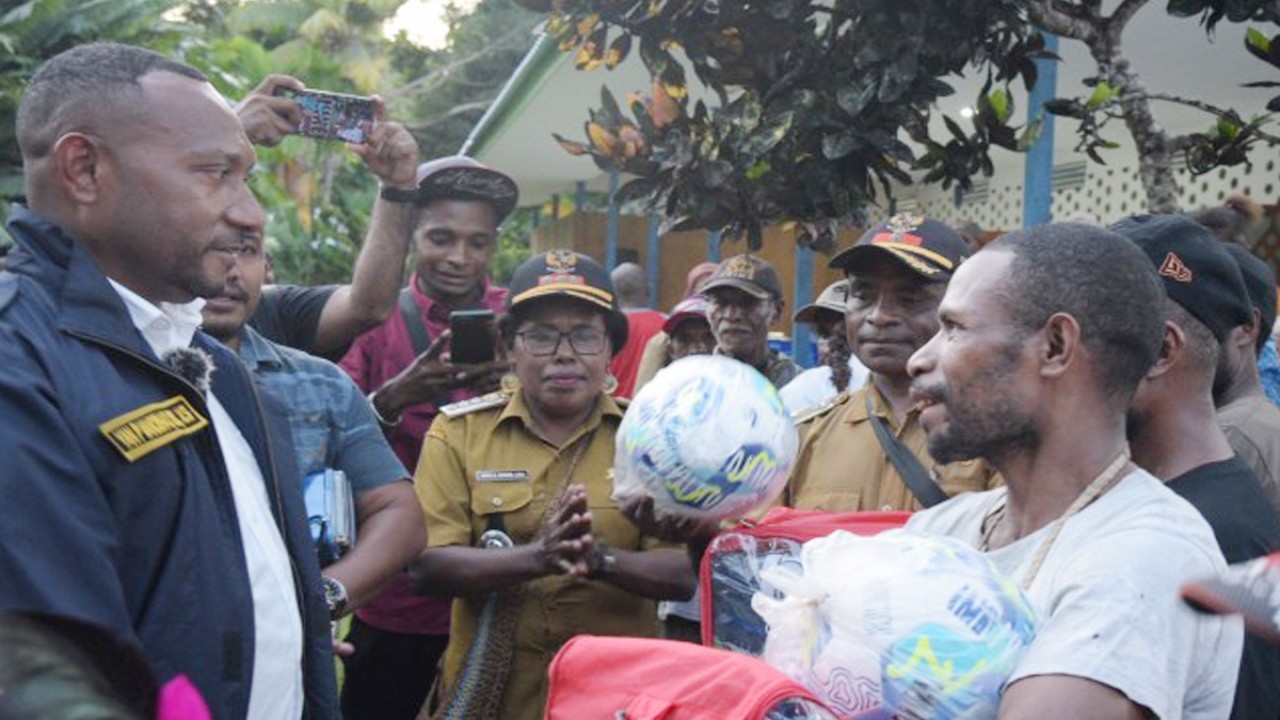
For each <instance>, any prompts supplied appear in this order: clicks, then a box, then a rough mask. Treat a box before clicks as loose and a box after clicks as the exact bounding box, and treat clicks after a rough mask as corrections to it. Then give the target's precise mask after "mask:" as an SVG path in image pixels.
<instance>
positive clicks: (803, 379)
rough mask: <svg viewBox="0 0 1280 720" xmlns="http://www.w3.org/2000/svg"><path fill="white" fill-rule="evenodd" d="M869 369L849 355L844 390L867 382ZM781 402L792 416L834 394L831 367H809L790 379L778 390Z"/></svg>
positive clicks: (852, 388) (855, 387)
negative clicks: (846, 381) (846, 383)
mask: <svg viewBox="0 0 1280 720" xmlns="http://www.w3.org/2000/svg"><path fill="white" fill-rule="evenodd" d="M870 375H871V371H870V370H868V369H867V366H866V365H863V364H862V361H861V360H859V359H858V358H857V357H856V356H854V355H850V356H849V383H848V385H846V386H845V389H846V390H857V389H858V388H860V387H862V386H863V385H866V384H867V377H869V376H870ZM778 394H779V395H781V396H782V404H783V405H784V406H785V407H786V408H787V412H789V413H791V414H792V415H793V416H795V415H798V414H800V413H801V412H803V411H805V410H808V409H809V408H811V407H816V406H818V405H821V404H822V403H824V402H826V401H827V400H830V399H831V398H833V397H835V396H836V386H835V384H834V383H832V382H831V368H829V367H827V366H826V365H819V366H818V367H814V368H809V369H808V370H805V371H804V372H802V373H800V374H799V375H797V376H795V377H794V378H792V379H791V382H789V383H787V384H786V385H783V386H782V389H781V390H779V391H778Z"/></svg>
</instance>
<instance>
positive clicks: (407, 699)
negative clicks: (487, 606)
mask: <svg viewBox="0 0 1280 720" xmlns="http://www.w3.org/2000/svg"><path fill="white" fill-rule="evenodd" d="M516 198H517V192H516V184H515V182H514V181H513V180H511V178H509V177H507V176H506V175H504V174H502V173H499V172H497V171H495V170H492V169H490V168H487V167H485V166H483V165H481V164H480V163H478V162H476V161H475V160H472V159H471V158H467V157H461V156H453V157H445V158H441V159H438V160H434V161H432V162H428V163H424V164H423V165H421V166H419V167H418V171H417V184H416V187H415V188H414V189H412V190H402V189H393V188H388V189H385V190H384V191H383V192H382V199H383V200H384V201H387V202H392V203H401V204H403V205H404V206H405V207H406V208H408V209H409V211H410V212H411V213H412V214H413V221H412V223H411V227H412V242H413V245H414V249H415V251H416V255H417V266H416V268H415V269H414V272H413V274H412V276H411V278H410V281H409V285H408V287H407V288H405V289H403V290H401V291H400V302H399V311H398V312H396V313H394V314H393V315H392V316H391V318H390V319H389V320H387V321H386V322H385V323H383V324H382V325H381V326H379V327H377V328H375V329H373V330H371V331H369V332H368V333H366V334H365V335H363V336H361V337H360V338H359V339H357V340H356V342H355V343H354V344H353V345H352V347H351V350H350V351H349V352H348V353H347V355H346V357H344V358H343V359H342V362H341V363H340V364H341V366H342V368H343V369H344V370H346V371H347V373H348V374H349V375H351V377H352V378H353V379H354V380H355V381H356V384H357V385H359V386H360V388H361V389H362V390H363V391H364V392H366V393H369V399H370V400H371V401H372V403H373V407H374V410H375V412H376V413H377V416H378V419H379V421H380V422H381V423H382V425H383V432H384V433H385V435H386V437H387V440H388V441H389V442H390V443H391V448H392V450H394V451H395V453H396V455H397V456H398V457H399V458H400V462H402V463H403V464H404V466H405V468H406V469H407V470H408V471H409V472H410V473H412V472H413V470H414V468H415V467H417V464H418V455H419V453H420V451H421V448H422V437H423V435H425V434H426V431H427V428H428V427H430V425H431V421H432V420H433V419H434V418H435V416H436V413H437V412H438V408H439V407H440V406H441V405H445V404H447V403H451V402H457V401H460V400H464V399H466V398H468V397H474V396H475V395H478V394H482V393H483V392H486V391H489V390H492V389H494V388H495V387H496V382H497V380H496V379H497V377H498V376H499V375H500V374H501V372H502V371H503V370H504V369H505V367H506V366H505V364H504V363H501V362H495V363H487V364H482V365H458V364H454V363H452V362H450V359H449V355H448V353H447V347H448V343H449V338H448V334H447V331H448V328H449V316H450V313H451V312H452V311H454V310H464V309H487V310H491V311H493V312H494V313H495V314H496V313H498V312H501V310H502V309H503V307H504V305H505V303H506V298H507V292H506V290H504V289H502V288H499V287H494V286H493V285H491V284H490V283H489V280H488V277H487V274H488V268H489V261H490V259H491V258H492V257H493V250H494V245H495V243H496V242H497V233H498V225H499V223H501V222H502V220H503V218H505V217H506V216H507V214H508V213H510V212H511V211H512V209H514V208H515V206H516ZM448 633H449V603H448V602H446V601H443V600H439V599H426V598H418V597H414V596H413V595H412V593H410V591H409V581H408V577H407V576H406V575H404V574H400V575H399V576H397V578H396V579H394V580H392V581H391V584H390V585H389V586H388V587H387V589H386V590H384V591H383V592H382V593H381V594H380V595H379V596H378V597H376V598H375V599H374V600H372V601H371V602H369V603H367V604H366V605H365V606H364V607H362V608H360V609H359V610H357V611H356V613H355V617H354V618H353V620H352V624H351V633H350V634H349V635H348V637H347V639H348V640H349V641H350V642H351V643H352V644H353V645H354V646H355V648H356V651H355V654H354V655H352V656H351V657H350V658H347V659H346V660H345V662H346V681H345V684H344V686H343V691H342V710H343V714H344V716H345V717H346V718H347V719H348V720H354V719H356V718H388V719H394V718H413V717H414V716H416V714H417V712H418V708H419V707H420V706H421V705H422V702H423V700H424V699H425V698H426V695H427V692H428V690H429V689H430V687H431V684H432V682H433V681H434V670H435V667H436V664H437V661H438V659H439V657H440V655H441V653H443V652H444V648H445V645H446V644H447V642H448Z"/></svg>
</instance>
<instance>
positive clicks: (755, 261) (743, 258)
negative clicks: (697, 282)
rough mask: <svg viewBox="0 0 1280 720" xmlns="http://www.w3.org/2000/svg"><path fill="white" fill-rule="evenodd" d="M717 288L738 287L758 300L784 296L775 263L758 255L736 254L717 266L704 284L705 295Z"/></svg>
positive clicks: (775, 298)
mask: <svg viewBox="0 0 1280 720" xmlns="http://www.w3.org/2000/svg"><path fill="white" fill-rule="evenodd" d="M716 288H736V289H738V290H741V291H743V292H745V293H747V294H748V295H750V296H751V297H753V298H756V299H757V300H778V299H780V298H781V297H782V281H781V280H780V279H779V278H778V271H777V270H776V269H774V267H773V264H772V263H770V262H769V261H768V260H765V259H764V258H762V257H760V256H758V255H751V254H746V255H734V256H733V257H731V258H727V259H725V260H724V261H723V262H721V263H720V264H719V265H717V266H716V271H715V272H714V273H712V274H711V279H710V280H708V281H707V283H706V284H705V285H703V286H702V293H703V294H704V295H705V294H706V293H708V292H709V291H711V290H715V289H716Z"/></svg>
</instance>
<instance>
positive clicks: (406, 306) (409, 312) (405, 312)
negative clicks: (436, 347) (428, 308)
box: [399, 280, 431, 355]
mask: <svg viewBox="0 0 1280 720" xmlns="http://www.w3.org/2000/svg"><path fill="white" fill-rule="evenodd" d="M409 282H413V280H410V281H409ZM399 305H400V315H401V316H403V317H404V326H405V327H407V328H409V342H410V343H411V344H412V345H413V354H414V355H421V354H422V353H424V352H426V351H427V348H429V347H431V336H430V335H428V334H427V326H426V324H425V323H424V322H423V320H422V309H421V308H419V307H418V303H417V301H415V300H414V299H413V290H411V289H409V288H408V287H407V286H406V287H403V288H401V289H400V299H399Z"/></svg>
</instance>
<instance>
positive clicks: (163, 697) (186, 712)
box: [156, 675, 213, 720]
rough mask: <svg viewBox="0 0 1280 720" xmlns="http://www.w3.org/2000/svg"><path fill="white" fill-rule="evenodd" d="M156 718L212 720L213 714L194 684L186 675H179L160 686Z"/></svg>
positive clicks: (167, 719) (162, 719)
mask: <svg viewBox="0 0 1280 720" xmlns="http://www.w3.org/2000/svg"><path fill="white" fill-rule="evenodd" d="M156 720H213V716H212V715H210V714H209V706H208V705H205V703H204V698H203V697H201V696H200V691H199V690H197V689H196V686H195V685H192V684H191V681H190V680H188V679H187V676H186V675H179V676H177V677H175V678H174V679H172V680H170V681H169V682H167V683H165V685H164V687H162V688H160V696H159V698H157V700H156Z"/></svg>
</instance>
